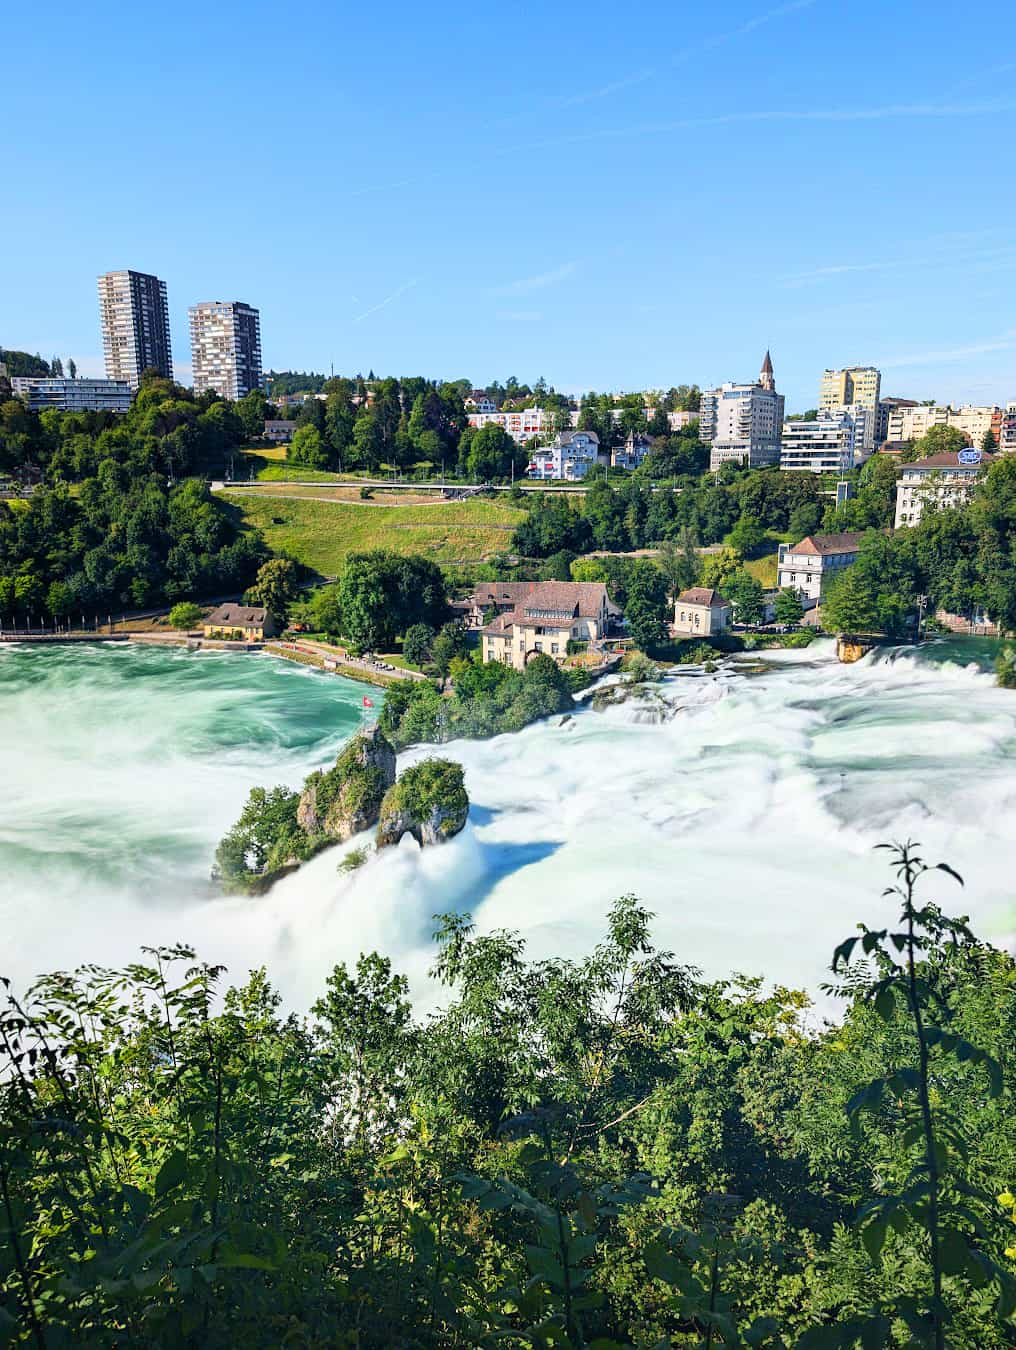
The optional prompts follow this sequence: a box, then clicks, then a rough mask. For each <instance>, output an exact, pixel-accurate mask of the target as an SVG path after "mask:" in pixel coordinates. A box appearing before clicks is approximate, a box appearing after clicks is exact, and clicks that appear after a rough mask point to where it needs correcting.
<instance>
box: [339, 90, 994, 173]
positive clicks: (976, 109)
mask: <svg viewBox="0 0 1016 1350" xmlns="http://www.w3.org/2000/svg"><path fill="white" fill-rule="evenodd" d="M1013 112H1016V98H1014V97H1010V96H1006V97H1002V98H996V99H984V100H981V101H978V102H974V103H956V102H942V103H931V102H927V103H887V104H880V105H877V106H875V107H868V108H757V109H749V110H746V111H744V112H731V113H715V114H712V115H709V114H706V115H704V116H698V117H682V118H677V119H675V120H671V121H665V122H634V123H632V124H631V125H629V126H621V127H602V128H600V129H599V130H596V131H580V132H570V133H566V134H563V135H557V136H547V137H544V138H543V139H541V140H529V141H518V142H515V143H514V144H512V145H502V146H499V147H496V148H495V149H492V150H490V151H489V152H488V153H487V155H486V158H487V159H488V160H496V159H512V158H515V157H517V156H519V155H524V154H531V153H533V152H534V151H538V150H557V149H564V148H566V147H568V146H572V145H584V144H589V143H591V142H596V141H620V140H637V139H639V138H640V137H645V136H670V135H674V134H675V133H677V132H681V131H701V130H703V129H705V128H707V127H723V126H745V125H750V124H752V123H765V122H772V123H788V124H789V123H794V122H802V123H808V122H812V123H821V122H832V123H836V122H843V123H849V122H889V121H908V120H915V119H925V118H930V119H936V120H941V121H947V120H949V119H950V118H968V117H970V118H973V117H995V116H999V115H1004V114H1006V113H1013ZM445 172H446V171H445V169H444V168H441V169H434V170H431V171H429V172H427V173H422V174H418V175H417V176H416V177H415V178H411V179H406V178H403V179H398V180H396V181H393V182H390V183H375V184H372V185H371V186H370V187H366V188H360V189H357V190H355V191H354V192H353V193H351V194H350V195H351V196H362V195H363V194H364V193H367V192H387V191H395V190H396V189H399V188H402V187H405V186H406V185H407V184H409V183H420V182H425V181H433V180H434V179H437V178H441V177H443V176H444V175H445Z"/></svg>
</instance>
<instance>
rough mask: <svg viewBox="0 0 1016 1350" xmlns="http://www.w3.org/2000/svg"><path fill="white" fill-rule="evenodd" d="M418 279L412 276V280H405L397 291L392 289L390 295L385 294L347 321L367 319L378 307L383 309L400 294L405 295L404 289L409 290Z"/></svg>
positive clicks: (357, 321) (358, 321)
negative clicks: (374, 303)
mask: <svg viewBox="0 0 1016 1350" xmlns="http://www.w3.org/2000/svg"><path fill="white" fill-rule="evenodd" d="M419 280H420V278H419V277H414V278H413V280H412V281H407V282H406V284H405V285H404V286H400V287H399V288H398V290H397V291H392V293H391V295H386V296H385V298H384V299H383V300H379V301H378V303H377V304H376V305H371V307H370V309H365V310H364V311H363V313H362V314H357V316H356V317H355V318H354V319H350V321H349V322H350V323H362V322H363V321H364V319H369V318H370V316H371V315H372V314H376V313H377V312H378V310H379V309H384V308H385V307H386V306H387V305H390V304H391V303H392V302H393V301H395V300H397V299H398V298H399V296H400V295H405V293H406V291H411V290H412V289H413V287H414V286H415V285H417V283H418V282H419Z"/></svg>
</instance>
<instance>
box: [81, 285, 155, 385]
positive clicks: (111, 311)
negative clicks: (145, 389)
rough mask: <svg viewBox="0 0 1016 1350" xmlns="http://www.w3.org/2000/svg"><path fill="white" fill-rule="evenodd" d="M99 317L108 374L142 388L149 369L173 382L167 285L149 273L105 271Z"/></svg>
mask: <svg viewBox="0 0 1016 1350" xmlns="http://www.w3.org/2000/svg"><path fill="white" fill-rule="evenodd" d="M99 317H100V320H101V322H102V351H103V356H104V358H105V362H106V374H107V375H108V376H109V378H110V379H111V380H126V381H127V383H128V384H129V385H130V387H131V389H137V388H138V386H139V385H140V383H141V376H142V375H143V374H144V372H145V371H146V370H157V371H158V372H159V374H160V375H163V376H165V378H166V379H167V380H171V379H172V378H173V351H172V344H171V343H170V339H169V302H168V300H167V299H166V283H165V282H164V281H160V280H159V278H158V277H156V276H152V275H151V274H150V273H148V272H132V271H130V270H129V269H127V270H125V271H120V272H105V273H104V274H103V275H102V276H101V277H100V278H99Z"/></svg>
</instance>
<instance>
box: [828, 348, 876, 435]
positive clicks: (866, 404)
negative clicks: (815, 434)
mask: <svg viewBox="0 0 1016 1350" xmlns="http://www.w3.org/2000/svg"><path fill="white" fill-rule="evenodd" d="M881 391H882V375H881V372H880V371H878V370H876V369H875V367H874V366H846V367H845V368H844V369H843V370H825V371H823V372H822V383H821V385H820V386H819V391H818V410H819V412H820V413H821V412H826V411H831V410H832V409H834V408H864V409H865V412H866V418H865V424H864V442H863V449H864V450H865V451H866V452H867V453H868V454H870V453H871V451H872V450H874V448H875V436H876V433H877V431H878V404H879V396H880V394H881Z"/></svg>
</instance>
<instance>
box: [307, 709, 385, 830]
mask: <svg viewBox="0 0 1016 1350" xmlns="http://www.w3.org/2000/svg"><path fill="white" fill-rule="evenodd" d="M394 782H395V751H394V750H393V749H392V747H391V745H390V744H389V742H388V740H387V738H386V737H385V735H384V732H383V731H382V730H381V728H380V727H378V726H373V727H370V728H369V729H368V730H366V731H361V732H360V733H359V735H357V736H354V737H353V739H352V740H351V741H350V743H349V744H348V745H347V746H346V748H345V750H343V752H342V754H341V755H340V756H339V757H338V759H337V760H336V761H335V767H334V768H333V769H328V770H325V771H324V772H322V773H314V774H311V776H310V777H309V778H308V779H307V782H306V784H305V786H304V790H303V794H302V796H301V797H300V805H299V807H298V809H297V817H296V818H297V822H298V823H299V825H300V828H301V829H302V830H303V831H304V832H305V833H306V834H308V835H310V836H311V837H315V836H321V835H323V836H325V837H326V838H328V839H331V840H334V841H335V842H336V843H340V844H341V843H344V842H345V841H346V840H347V839H351V838H352V837H353V835H354V834H359V833H360V831H361V830H366V829H369V828H370V826H371V825H373V824H375V823H376V821H377V819H378V814H379V812H380V810H381V803H382V801H383V800H384V796H385V793H386V792H387V791H388V789H389V788H390V787H391V786H392V784H393V783H394Z"/></svg>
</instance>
